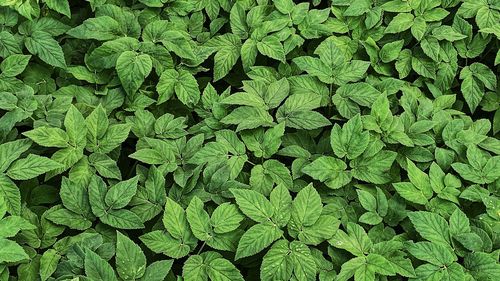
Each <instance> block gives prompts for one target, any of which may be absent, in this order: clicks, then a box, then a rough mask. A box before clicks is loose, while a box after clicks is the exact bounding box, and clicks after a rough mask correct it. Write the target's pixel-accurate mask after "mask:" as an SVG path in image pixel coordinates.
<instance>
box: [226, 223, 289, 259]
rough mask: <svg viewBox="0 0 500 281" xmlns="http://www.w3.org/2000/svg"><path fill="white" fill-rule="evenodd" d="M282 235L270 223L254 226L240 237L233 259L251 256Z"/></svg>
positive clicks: (279, 230)
mask: <svg viewBox="0 0 500 281" xmlns="http://www.w3.org/2000/svg"><path fill="white" fill-rule="evenodd" d="M281 235H283V231H282V230H281V229H279V228H278V227H277V226H276V225H274V224H273V223H270V222H264V223H259V224H256V225H254V226H252V227H250V228H249V229H248V230H247V231H246V232H245V233H244V234H243V236H241V239H240V241H239V242H238V249H237V250H236V257H235V259H241V258H244V257H248V256H253V255H255V254H257V253H259V252H261V251H262V250H264V249H265V248H267V247H268V246H270V245H271V244H272V243H273V242H274V241H276V240H277V239H278V238H280V237H281Z"/></svg>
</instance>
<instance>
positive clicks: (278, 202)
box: [269, 184, 292, 227]
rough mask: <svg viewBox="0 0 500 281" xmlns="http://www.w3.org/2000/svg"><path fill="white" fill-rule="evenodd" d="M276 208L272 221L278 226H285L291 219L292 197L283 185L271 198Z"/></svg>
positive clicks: (277, 188)
mask: <svg viewBox="0 0 500 281" xmlns="http://www.w3.org/2000/svg"><path fill="white" fill-rule="evenodd" d="M269 199H270V201H271V205H273V207H274V214H273V217H272V219H271V220H272V221H273V222H275V223H276V224H278V226H280V227H283V226H285V225H286V224H287V223H288V221H289V220H290V218H291V208H292V196H291V195H290V192H289V191H288V189H286V187H285V186H284V185H283V184H279V185H278V186H276V187H275V188H274V189H273V191H272V192H271V195H270V197H269Z"/></svg>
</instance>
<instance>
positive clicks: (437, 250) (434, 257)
mask: <svg viewBox="0 0 500 281" xmlns="http://www.w3.org/2000/svg"><path fill="white" fill-rule="evenodd" d="M408 252H410V254H411V255H412V256H414V257H415V258H417V259H419V260H423V261H426V262H429V263H431V264H434V265H438V266H449V265H450V264H451V263H453V262H454V261H456V260H457V257H456V256H455V254H454V253H453V252H452V250H451V249H450V248H449V247H446V246H443V245H442V244H436V243H431V242H418V243H412V244H409V247H408Z"/></svg>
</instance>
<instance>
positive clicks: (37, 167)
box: [7, 154, 63, 180]
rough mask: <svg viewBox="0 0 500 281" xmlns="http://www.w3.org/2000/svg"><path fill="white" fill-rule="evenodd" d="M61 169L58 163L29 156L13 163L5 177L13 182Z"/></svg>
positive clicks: (32, 155)
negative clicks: (13, 180)
mask: <svg viewBox="0 0 500 281" xmlns="http://www.w3.org/2000/svg"><path fill="white" fill-rule="evenodd" d="M61 167H63V166H62V165H61V164H60V163H58V162H56V161H54V160H51V159H49V158H47V157H43V156H38V155H36V154H29V155H28V156H27V157H26V158H23V159H19V160H17V161H16V162H14V164H12V165H11V166H10V168H9V169H8V170H7V175H8V176H9V177H11V178H12V179H15V180H28V179H31V178H34V177H37V176H39V175H42V174H44V173H46V172H49V171H52V170H55V169H59V168H61Z"/></svg>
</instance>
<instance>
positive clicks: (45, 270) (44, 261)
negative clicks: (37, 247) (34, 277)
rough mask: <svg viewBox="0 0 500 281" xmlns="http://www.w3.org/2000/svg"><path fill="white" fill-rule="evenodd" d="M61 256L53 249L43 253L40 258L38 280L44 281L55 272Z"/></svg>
mask: <svg viewBox="0 0 500 281" xmlns="http://www.w3.org/2000/svg"><path fill="white" fill-rule="evenodd" d="M60 259H61V255H59V254H58V253H57V251H56V250H54V249H49V250H47V251H45V252H44V253H43V255H42V257H41V258H40V279H41V280H42V281H45V280H47V279H49V277H50V276H52V274H53V273H54V272H55V271H56V269H57V264H58V263H59V260H60Z"/></svg>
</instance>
